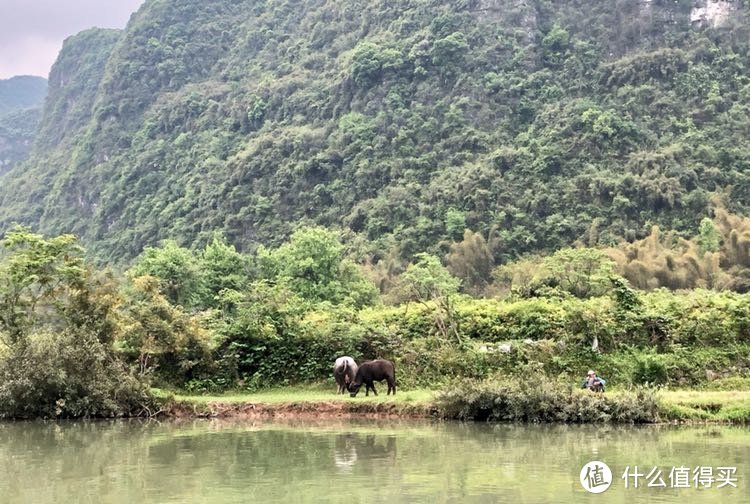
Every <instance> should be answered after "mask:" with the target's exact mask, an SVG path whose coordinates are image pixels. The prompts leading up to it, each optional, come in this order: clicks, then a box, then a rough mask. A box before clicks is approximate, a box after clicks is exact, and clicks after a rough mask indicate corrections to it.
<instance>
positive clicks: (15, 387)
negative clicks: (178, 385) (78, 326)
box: [0, 330, 153, 418]
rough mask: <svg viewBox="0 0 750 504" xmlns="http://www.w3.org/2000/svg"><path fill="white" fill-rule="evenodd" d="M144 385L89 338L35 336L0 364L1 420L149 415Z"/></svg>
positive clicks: (68, 334)
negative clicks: (146, 413) (147, 413)
mask: <svg viewBox="0 0 750 504" xmlns="http://www.w3.org/2000/svg"><path fill="white" fill-rule="evenodd" d="M152 405H153V403H152V397H151V394H150V392H149V389H148V386H147V385H146V384H144V383H143V382H142V381H140V380H139V379H138V378H137V377H135V376H133V375H132V374H130V373H128V372H127V371H126V369H125V368H124V366H123V365H122V364H121V363H120V362H119V361H117V360H116V359H113V358H112V355H111V353H110V352H109V351H108V350H107V348H106V347H105V346H104V345H103V344H102V343H101V342H99V340H98V339H97V338H96V337H95V336H94V335H92V334H90V333H85V332H75V331H72V330H65V331H62V332H56V333H52V332H38V333H34V334H31V335H30V336H29V337H28V338H27V339H24V340H23V342H19V343H18V344H17V345H14V346H12V347H11V348H10V350H9V352H8V353H7V354H6V356H5V358H4V359H3V360H0V417H3V418H35V417H43V418H56V417H91V416H98V417H112V416H122V415H137V414H140V413H144V412H148V411H150V408H151V407H152Z"/></svg>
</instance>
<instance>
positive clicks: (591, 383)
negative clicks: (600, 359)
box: [581, 370, 607, 392]
mask: <svg viewBox="0 0 750 504" xmlns="http://www.w3.org/2000/svg"><path fill="white" fill-rule="evenodd" d="M606 384H607V381H606V380H604V379H603V378H600V377H599V376H596V373H595V372H594V371H593V370H589V372H588V373H587V374H586V378H585V379H584V380H583V382H582V383H581V388H587V389H591V390H593V391H594V392H604V386H605V385H606Z"/></svg>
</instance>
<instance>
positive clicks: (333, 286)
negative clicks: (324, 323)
mask: <svg viewBox="0 0 750 504" xmlns="http://www.w3.org/2000/svg"><path fill="white" fill-rule="evenodd" d="M257 264H258V269H259V273H260V276H261V278H263V279H267V280H271V281H274V282H277V283H281V284H284V285H287V286H288V287H289V289H290V290H291V291H292V292H294V293H296V294H297V295H299V296H300V297H302V298H303V299H305V300H308V301H313V302H321V301H329V302H331V303H334V304H340V303H343V304H351V305H354V306H363V305H366V304H371V303H373V302H374V301H375V299H376V298H377V289H376V287H375V286H374V285H373V284H372V283H371V282H369V281H368V280H367V279H366V278H365V276H364V275H363V274H362V272H360V271H359V269H358V268H357V266H356V265H355V264H354V263H353V262H351V261H350V260H349V259H346V258H345V257H344V247H343V246H342V245H341V243H340V242H339V240H338V238H337V237H336V235H335V234H334V233H333V232H332V231H329V230H327V229H325V228H321V227H309V228H300V229H298V230H297V231H295V232H294V234H292V236H291V238H290V240H289V242H288V243H285V244H284V245H281V246H280V247H279V248H277V249H274V250H269V249H267V248H265V247H262V246H261V247H260V248H259V249H258V252H257Z"/></svg>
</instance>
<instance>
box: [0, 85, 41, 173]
mask: <svg viewBox="0 0 750 504" xmlns="http://www.w3.org/2000/svg"><path fill="white" fill-rule="evenodd" d="M46 94H47V79H44V78H42V77H32V76H29V75H24V76H17V77H12V78H10V79H5V80H0V173H3V172H6V171H8V170H9V169H10V168H11V167H12V166H14V165H15V164H17V163H18V162H19V161H21V160H23V159H25V158H26V157H27V156H28V154H29V152H31V146H32V144H33V141H34V137H35V135H36V130H37V127H38V126H39V123H40V122H41V119H42V103H43V101H44V97H45V96H46Z"/></svg>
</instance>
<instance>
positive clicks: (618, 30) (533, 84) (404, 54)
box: [0, 0, 750, 263]
mask: <svg viewBox="0 0 750 504" xmlns="http://www.w3.org/2000/svg"><path fill="white" fill-rule="evenodd" d="M748 69H750V37H748V20H747V18H746V11H745V10H744V8H743V6H742V2H741V1H739V0H737V1H721V2H717V1H714V0H706V1H701V0H699V1H698V2H695V1H693V0H690V1H687V0H678V1H659V0H653V1H648V0H601V1H597V2H590V1H583V0H575V1H570V0H565V1H563V0H504V1H503V0H405V1H402V2H393V1H392V0H370V1H364V0H337V1H333V0H311V1H301V0H274V1H271V0H267V1H264V0H252V1H250V0H216V1H213V2H202V1H198V0H180V1H177V0H148V1H147V2H146V3H145V4H144V5H143V6H142V7H141V9H140V10H139V11H138V12H137V13H136V14H135V15H134V16H133V17H132V18H131V20H130V23H129V25H128V26H127V27H126V29H125V30H124V31H115V30H109V31H101V30H94V31H89V32H84V33H83V34H80V35H78V36H76V37H72V38H71V39H68V40H67V41H66V43H65V45H64V47H63V50H62V52H61V53H60V57H59V59H58V61H57V62H56V64H55V66H54V67H53V69H52V72H51V74H50V83H49V96H48V98H47V102H46V103H45V108H44V116H43V119H42V125H41V129H40V134H39V137H38V138H37V141H36V144H35V147H34V151H33V152H32V155H31V158H30V159H29V160H28V161H27V162H25V163H23V164H22V165H20V166H17V167H15V168H14V169H12V170H11V171H10V172H8V173H7V174H5V175H3V176H2V177H3V178H2V183H1V184H0V209H1V211H0V225H2V227H7V226H8V225H9V224H10V223H12V222H23V223H28V224H30V225H32V226H33V227H35V228H36V229H39V230H41V231H44V232H47V233H60V232H74V233H76V234H78V235H80V236H81V237H82V238H83V240H84V242H86V243H87V244H88V246H89V249H90V250H91V251H93V253H94V254H95V255H96V256H97V257H98V258H100V259H101V260H105V261H110V262H114V263H122V262H126V261H127V260H129V259H130V258H132V257H133V256H135V255H137V254H138V253H139V252H140V251H141V250H142V248H143V247H144V246H146V245H152V244H155V243H157V242H158V241H159V240H161V239H164V238H175V239H177V240H178V241H179V242H180V243H182V244H188V245H192V244H198V243H201V242H205V241H206V240H208V239H209V237H210V236H212V235H213V234H214V232H216V231H220V232H222V233H224V234H225V235H226V236H227V238H229V239H230V240H231V241H232V242H234V243H235V244H237V245H239V246H241V247H242V248H245V249H249V248H253V247H255V246H257V245H258V244H259V243H267V244H277V243H279V242H280V241H282V240H283V239H285V238H286V237H287V236H288V235H289V234H290V233H291V231H292V230H293V229H294V227H295V226H296V225H298V223H300V222H307V223H318V224H322V225H325V226H333V227H341V228H343V229H345V230H347V233H348V237H349V238H348V240H349V243H350V246H351V247H353V248H354V249H356V250H357V252H358V253H360V254H369V255H372V256H373V257H374V259H377V258H378V257H382V256H385V255H386V254H395V255H397V256H401V257H410V256H411V255H413V254H414V253H416V252H419V251H423V250H428V251H440V252H443V253H444V252H445V251H446V250H447V248H448V245H449V244H450V243H451V242H452V241H453V240H456V239H460V238H461V235H462V233H463V229H464V228H465V227H467V228H470V229H472V230H474V231H477V232H481V233H482V234H483V235H484V236H485V237H487V238H488V242H489V243H491V244H492V252H493V254H494V259H495V260H496V261H503V260H506V259H508V258H512V257H516V256H518V255H520V254H523V253H527V252H533V251H545V250H553V249H556V248H559V247H561V246H565V245H567V244H570V243H572V242H574V241H576V240H578V241H582V242H585V243H588V244H590V245H597V244H610V243H614V242H615V241H617V240H618V239H620V238H621V237H625V238H627V239H630V240H632V239H635V238H639V237H644V236H646V235H647V234H648V233H649V231H650V227H651V226H652V225H653V224H660V225H662V226H664V227H666V228H670V229H674V230H676V231H678V232H680V233H683V234H686V235H694V234H695V233H696V231H697V228H698V224H699V222H700V221H701V219H702V218H703V217H705V216H706V215H707V214H708V213H709V211H710V205H711V202H712V201H717V200H721V201H723V204H724V205H725V206H727V207H728V208H729V209H730V210H731V211H734V212H737V213H741V214H747V212H748V210H749V208H748V205H750V180H748V167H750V147H749V146H748V145H747V142H746V138H747V134H748V131H750V114H748V109H749V108H750V78H749V77H748V76H749V75H750V73H749V72H748Z"/></svg>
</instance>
